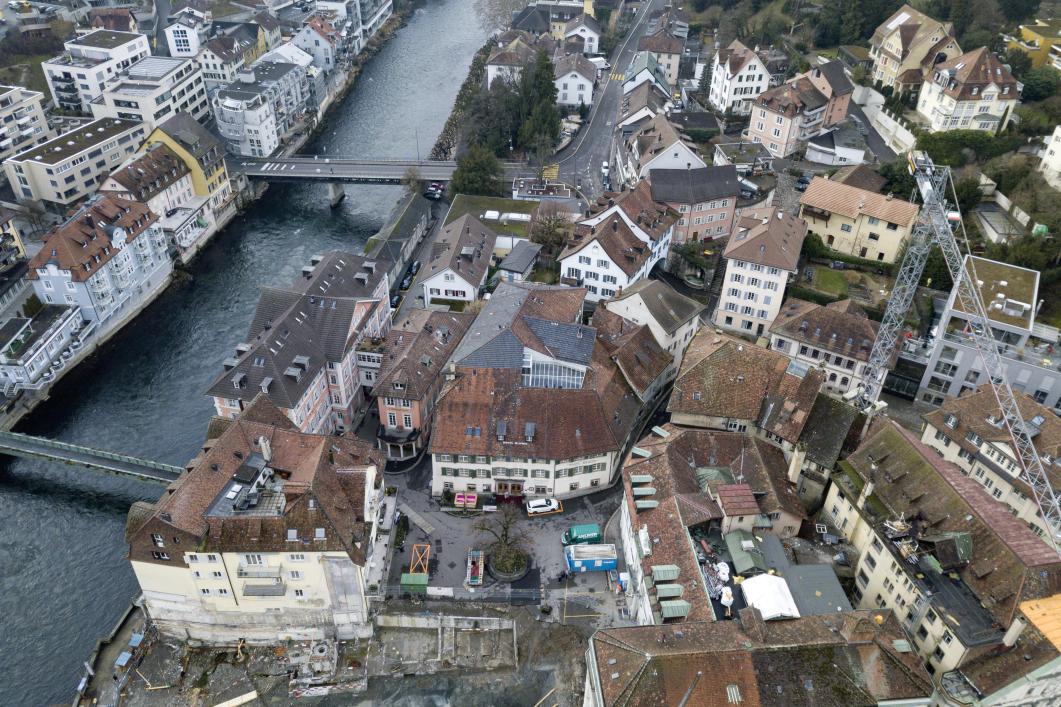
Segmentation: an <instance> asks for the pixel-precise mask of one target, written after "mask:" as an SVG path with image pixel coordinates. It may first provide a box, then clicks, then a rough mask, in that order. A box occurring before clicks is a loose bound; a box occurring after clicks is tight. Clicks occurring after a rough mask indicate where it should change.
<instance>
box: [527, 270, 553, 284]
mask: <svg viewBox="0 0 1061 707" xmlns="http://www.w3.org/2000/svg"><path fill="white" fill-rule="evenodd" d="M527 279H528V280H530V281H531V282H542V283H545V284H546V285H555V284H556V283H557V282H558V281H559V279H560V278H559V277H558V276H557V274H556V271H555V270H551V269H549V268H534V270H532V271H531V274H530V277H528V278H527Z"/></svg>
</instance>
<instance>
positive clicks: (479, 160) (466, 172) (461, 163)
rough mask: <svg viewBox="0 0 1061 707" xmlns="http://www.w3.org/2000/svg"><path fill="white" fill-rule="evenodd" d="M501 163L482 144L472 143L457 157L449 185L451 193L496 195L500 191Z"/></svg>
mask: <svg viewBox="0 0 1061 707" xmlns="http://www.w3.org/2000/svg"><path fill="white" fill-rule="evenodd" d="M502 176H503V175H502V171H501V163H500V162H498V161H497V156H496V155H494V153H493V152H491V151H490V150H489V149H487V148H486V147H484V146H482V145H472V146H471V147H469V148H468V151H467V152H466V153H464V154H463V155H461V156H460V157H458V158H457V169H456V171H454V172H453V181H452V182H450V187H451V188H452V190H453V194H475V195H480V196H498V195H499V194H500V193H501V177H502Z"/></svg>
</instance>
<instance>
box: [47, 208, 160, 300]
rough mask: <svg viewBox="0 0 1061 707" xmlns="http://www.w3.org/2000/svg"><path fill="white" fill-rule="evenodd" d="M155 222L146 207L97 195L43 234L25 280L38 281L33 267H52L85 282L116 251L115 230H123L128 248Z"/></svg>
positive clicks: (156, 217)
mask: <svg viewBox="0 0 1061 707" xmlns="http://www.w3.org/2000/svg"><path fill="white" fill-rule="evenodd" d="M157 220H158V214H155V213H152V211H151V209H149V208H148V207H147V205H146V204H142V203H140V202H138V201H129V200H128V199H123V198H121V197H118V196H111V195H108V194H106V193H98V194H96V195H94V196H91V197H89V198H88V200H87V201H85V202H84V203H83V204H82V206H81V207H80V208H79V209H77V210H76V211H75V212H74V213H73V215H71V216H70V217H68V218H67V219H66V220H65V221H63V222H62V223H60V224H59V225H57V226H55V227H53V228H52V229H51V230H50V231H48V233H46V234H45V235H44V243H43V245H42V246H41V249H40V250H39V251H38V252H37V254H36V255H35V256H33V258H32V259H31V260H30V261H29V270H28V271H27V273H26V277H27V278H28V279H30V280H36V279H37V278H38V275H37V268H44V267H47V266H48V265H55V266H56V267H58V268H59V269H60V270H66V271H68V272H69V273H70V279H71V280H73V281H74V282H86V281H87V280H88V279H89V278H90V277H92V276H93V275H95V274H96V273H97V272H98V271H99V270H100V268H102V267H103V266H104V265H106V264H107V263H108V262H110V260H111V259H112V258H114V256H115V255H117V254H118V252H119V250H120V249H119V247H117V246H116V245H115V244H114V241H115V240H116V235H117V234H116V232H115V229H118V228H120V229H123V231H124V232H125V243H124V244H123V247H127V246H129V245H130V244H131V243H132V242H133V241H134V240H136V239H137V238H138V237H139V236H140V235H141V234H142V233H143V232H144V231H146V230H147V229H148V227H149V226H151V224H153V223H155V221H157Z"/></svg>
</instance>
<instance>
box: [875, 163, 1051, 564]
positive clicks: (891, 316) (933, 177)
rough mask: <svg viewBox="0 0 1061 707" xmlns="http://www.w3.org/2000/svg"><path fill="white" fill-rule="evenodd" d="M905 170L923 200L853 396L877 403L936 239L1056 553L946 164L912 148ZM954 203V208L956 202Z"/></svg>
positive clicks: (1043, 488)
mask: <svg viewBox="0 0 1061 707" xmlns="http://www.w3.org/2000/svg"><path fill="white" fill-rule="evenodd" d="M910 171H911V173H912V174H913V176H914V179H915V181H916V182H917V188H918V190H919V191H920V192H921V198H922V201H923V202H924V203H923V205H922V207H921V213H920V214H919V216H918V222H917V225H916V227H915V228H914V231H913V233H912V234H911V235H910V239H909V242H908V243H907V249H906V256H905V257H904V258H903V262H902V265H901V267H900V268H899V272H898V274H897V275H896V278H895V286H894V288H893V289H892V295H891V298H890V299H889V300H888V306H887V308H886V309H885V312H884V317H883V319H882V321H881V326H880V329H879V330H878V333H877V338H876V340H875V341H874V342H873V349H872V351H871V352H870V357H869V363H868V364H867V365H866V372H865V375H864V376H863V379H862V380H863V382H862V384H861V385H860V387H859V389H858V390H857V391H856V394H855V401H856V402H857V404H858V406H859V407H860V408H861V409H863V410H866V411H869V410H871V409H872V408H874V407H876V406H877V398H878V396H879V395H880V391H881V387H882V385H883V383H884V377H885V375H887V372H888V362H889V361H890V359H891V357H892V354H893V352H894V351H895V345H896V343H897V341H898V339H899V336H900V333H901V332H902V325H903V321H904V320H905V318H906V313H907V312H908V311H910V305H911V304H912V303H913V299H914V294H915V293H916V292H917V284H918V282H919V281H920V280H921V274H922V272H924V269H925V261H926V260H927V259H928V254H929V251H930V250H931V249H932V246H933V245H938V246H939V248H940V250H941V251H942V252H943V257H944V259H945V260H946V261H947V269H948V270H949V271H950V275H951V279H952V280H953V281H954V291H955V304H957V305H958V306H959V308H960V309H961V311H962V312H963V313H964V314H965V315H966V317H967V318H968V320H969V327H968V330H969V332H970V334H969V336H970V338H971V339H972V341H973V343H974V345H975V346H976V350H977V352H978V354H979V356H980V361H981V363H982V364H983V370H984V373H986V374H987V377H988V381H989V382H990V384H991V390H992V391H993V392H994V395H995V400H996V401H997V402H998V407H999V410H1000V411H1001V413H1002V420H1003V424H1004V425H1005V427H1006V430H1007V431H1008V432H1009V435H1010V439H1011V441H1012V442H1013V449H1014V451H1015V452H1016V455H1017V465H1018V467H1019V473H1020V475H1021V477H1022V478H1023V479H1024V480H1025V481H1026V482H1027V483H1028V485H1029V486H1031V489H1032V495H1033V496H1034V498H1035V502H1036V503H1037V504H1038V505H1039V512H1040V513H1041V514H1042V518H1043V520H1044V521H1045V523H1046V527H1047V535H1048V541H1049V543H1050V545H1051V546H1052V547H1053V548H1054V550H1055V551H1057V552H1058V553H1059V554H1061V549H1059V543H1061V503H1059V502H1058V497H1057V494H1056V493H1055V492H1054V489H1053V488H1052V487H1051V486H1050V480H1049V477H1047V475H1046V470H1045V468H1044V467H1043V461H1042V459H1041V458H1040V457H1039V455H1038V453H1037V452H1036V451H1035V447H1034V446H1033V445H1032V440H1031V435H1030V434H1029V433H1028V426H1027V425H1026V424H1025V422H1024V419H1023V418H1022V417H1021V414H1020V409H1019V408H1018V407H1017V399H1016V397H1015V396H1014V395H1013V389H1012V388H1011V387H1010V384H1009V379H1008V378H1007V377H1006V371H1005V366H1004V365H1003V363H1002V356H1001V354H1000V353H999V350H998V343H997V342H996V340H995V338H994V335H993V334H992V330H991V323H990V320H989V319H988V316H987V310H986V308H985V306H984V302H983V299H982V298H981V297H980V292H979V285H978V283H979V280H978V279H977V276H976V266H975V263H974V262H973V259H972V258H969V259H968V261H967V262H968V268H966V259H965V257H964V256H963V255H962V253H961V251H960V250H959V249H958V242H957V240H956V239H955V237H954V233H953V231H952V230H951V225H950V219H949V218H948V216H951V215H955V214H956V211H951V210H949V209H948V206H947V190H948V188H949V189H951V190H953V183H952V181H951V174H950V169H949V168H947V167H936V166H935V165H934V164H933V163H932V160H931V159H930V158H929V157H928V155H926V154H924V153H921V152H914V153H911V157H910ZM954 209H955V210H956V209H957V204H955V205H954ZM957 217H958V219H959V220H960V214H957Z"/></svg>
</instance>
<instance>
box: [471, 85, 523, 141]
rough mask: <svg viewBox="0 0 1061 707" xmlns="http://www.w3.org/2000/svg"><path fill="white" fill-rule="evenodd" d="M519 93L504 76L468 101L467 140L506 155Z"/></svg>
mask: <svg viewBox="0 0 1061 707" xmlns="http://www.w3.org/2000/svg"><path fill="white" fill-rule="evenodd" d="M519 111H520V96H519V92H518V90H517V88H516V85H515V84H514V83H513V82H512V81H511V80H509V79H508V78H506V77H504V76H499V77H497V78H495V79H494V80H493V81H492V82H491V83H490V87H489V88H486V89H483V90H481V91H479V93H478V94H476V96H475V97H474V98H473V99H472V100H471V103H470V104H469V107H468V112H467V115H468V117H469V118H470V121H471V124H470V125H469V129H468V136H469V141H470V142H475V143H479V144H481V145H485V146H486V147H488V148H490V150H491V151H493V153H494V154H495V155H506V154H508V151H509V150H511V149H512V147H513V145H514V144H515V141H516V134H517V132H518V131H519V125H520V117H519Z"/></svg>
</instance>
